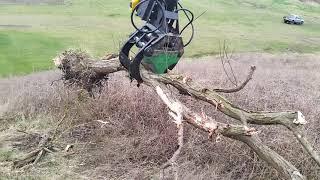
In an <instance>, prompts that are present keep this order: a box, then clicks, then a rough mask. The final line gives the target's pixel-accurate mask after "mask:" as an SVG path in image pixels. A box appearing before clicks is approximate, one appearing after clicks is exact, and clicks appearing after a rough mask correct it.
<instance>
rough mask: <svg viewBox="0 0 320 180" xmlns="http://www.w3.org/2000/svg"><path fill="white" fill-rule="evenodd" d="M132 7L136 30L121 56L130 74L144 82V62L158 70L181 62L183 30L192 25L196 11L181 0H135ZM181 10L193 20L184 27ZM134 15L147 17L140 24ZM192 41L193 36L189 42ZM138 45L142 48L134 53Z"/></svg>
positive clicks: (170, 67)
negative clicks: (141, 69) (181, 21)
mask: <svg viewBox="0 0 320 180" xmlns="http://www.w3.org/2000/svg"><path fill="white" fill-rule="evenodd" d="M178 6H180V7H181V8H180V9H179V8H178ZM130 7H131V8H132V13H131V22H132V25H133V27H134V28H135V29H136V31H135V32H134V33H133V34H132V35H131V36H130V37H129V40H128V41H127V42H126V43H125V44H124V45H123V47H122V48H121V51H120V53H119V59H120V62H121V64H122V65H123V66H124V67H125V68H126V69H128V71H129V73H130V77H131V78H132V79H135V80H137V81H138V83H139V84H140V83H142V82H143V81H142V78H141V76H140V65H141V64H142V65H143V66H144V67H145V68H146V69H148V70H150V71H152V72H154V73H157V74H163V73H167V71H168V70H172V69H173V68H174V67H175V66H176V65H177V63H178V62H179V60H180V58H181V57H182V55H183V54H184V47H185V45H184V44H183V40H182V36H181V34H182V32H183V31H184V30H185V29H186V27H188V26H189V25H192V21H193V14H192V12H191V11H189V10H186V9H183V8H182V6H181V5H180V4H179V3H178V0H142V1H140V0H132V2H131V4H130ZM181 11H183V12H184V14H185V15H186V16H187V18H188V19H189V23H188V24H187V25H186V26H185V27H184V28H183V30H182V31H180V28H179V12H181ZM188 13H189V15H188ZM134 15H136V16H138V17H140V18H141V19H142V20H143V21H145V25H144V26H143V27H141V28H138V27H137V26H136V25H135V22H134V20H133V17H134ZM190 16H191V17H190ZM192 30H193V25H192ZM192 32H193V31H192ZM190 42H191V39H190V41H189V42H188V44H189V43H190ZM134 46H136V47H137V48H138V52H137V53H136V54H134V56H132V55H131V51H132V48H133V47H134Z"/></svg>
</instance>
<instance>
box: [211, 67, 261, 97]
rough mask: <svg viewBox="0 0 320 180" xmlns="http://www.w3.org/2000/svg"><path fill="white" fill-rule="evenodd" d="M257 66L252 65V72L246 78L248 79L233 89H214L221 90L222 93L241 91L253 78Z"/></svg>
mask: <svg viewBox="0 0 320 180" xmlns="http://www.w3.org/2000/svg"><path fill="white" fill-rule="evenodd" d="M256 69H257V68H256V67H255V66H251V68H250V72H249V74H248V76H247V78H246V80H245V81H244V82H243V83H241V84H240V85H239V86H237V87H235V88H233V89H214V90H213V91H214V92H221V93H235V92H238V91H241V90H242V89H243V88H244V87H246V85H247V84H248V83H249V81H250V80H251V79H252V77H253V74H254V72H255V70H256Z"/></svg>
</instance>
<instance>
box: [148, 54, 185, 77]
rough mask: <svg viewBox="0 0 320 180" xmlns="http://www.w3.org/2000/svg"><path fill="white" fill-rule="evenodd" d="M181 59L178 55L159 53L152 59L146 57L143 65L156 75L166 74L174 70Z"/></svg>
mask: <svg viewBox="0 0 320 180" xmlns="http://www.w3.org/2000/svg"><path fill="white" fill-rule="evenodd" d="M179 60H180V58H179V57H178V53H159V54H158V55H155V56H152V57H144V59H143V62H142V63H143V64H144V65H145V66H147V67H148V68H150V69H151V70H152V72H154V73H156V74H164V73H166V72H167V70H168V69H173V68H174V66H175V65H176V64H177V63H178V61H179Z"/></svg>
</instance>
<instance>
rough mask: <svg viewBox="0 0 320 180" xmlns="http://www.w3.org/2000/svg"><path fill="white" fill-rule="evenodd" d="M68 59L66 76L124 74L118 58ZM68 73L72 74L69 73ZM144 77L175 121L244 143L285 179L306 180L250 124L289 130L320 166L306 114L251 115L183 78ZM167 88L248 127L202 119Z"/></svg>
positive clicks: (59, 61)
mask: <svg viewBox="0 0 320 180" xmlns="http://www.w3.org/2000/svg"><path fill="white" fill-rule="evenodd" d="M68 57H69V56H66V55H63V56H59V57H58V58H56V59H55V62H56V65H57V66H58V67H59V68H60V69H61V70H62V71H63V73H67V72H73V71H75V72H77V73H79V72H80V73H81V72H82V71H91V72H92V73H96V74H99V75H108V74H110V73H114V72H117V71H122V70H124V68H123V67H122V66H121V65H120V63H119V62H118V59H117V58H114V59H111V60H107V61H94V60H92V59H90V58H82V59H79V58H78V59H77V58H75V59H76V60H73V61H70V58H68ZM73 68H74V69H73ZM65 69H67V70H68V71H65ZM251 70H252V71H251V72H250V74H249V76H248V78H247V80H246V81H245V82H244V83H242V85H240V86H239V87H238V88H236V89H232V90H224V91H225V92H232V91H237V90H241V89H242V88H243V87H244V86H245V85H246V84H247V83H248V82H249V81H250V79H251V78H252V75H253V72H254V68H252V69H251ZM77 73H74V74H73V75H77ZM141 76H142V77H143V80H144V83H145V84H146V85H148V86H150V87H152V88H153V89H154V90H155V91H156V92H157V93H158V95H159V96H160V98H161V99H162V100H163V102H164V103H165V104H166V105H167V106H168V108H169V110H170V115H171V116H172V117H174V119H175V120H176V121H177V119H180V120H181V117H182V118H183V120H184V121H186V122H187V123H188V124H191V125H193V126H194V127H196V128H199V129H201V130H203V131H205V132H208V133H209V137H211V136H213V135H218V134H221V135H223V136H226V137H229V138H232V139H236V140H239V141H241V142H244V143H245V144H247V145H248V146H249V147H250V148H251V149H252V150H253V151H255V152H256V153H257V154H258V156H259V157H260V158H261V159H263V160H265V161H266V162H267V163H268V164H269V165H270V166H272V167H274V168H275V169H276V170H277V171H278V172H279V173H281V174H282V176H283V177H284V178H285V179H305V177H304V176H303V175H301V174H300V173H299V171H298V170H297V168H295V167H294V166H293V165H292V164H291V163H290V162H288V161H287V160H285V159H284V158H283V157H282V156H280V155H279V154H277V153H276V152H275V151H273V150H271V149H270V148H268V147H267V146H266V145H264V144H263V143H262V142H261V140H260V139H259V137H258V135H257V134H256V130H255V129H252V128H248V127H247V126H246V123H249V124H257V125H283V126H285V127H287V128H288V129H289V130H290V131H292V132H293V134H294V135H295V137H296V138H297V139H298V140H299V142H300V143H301V144H302V146H303V148H304V149H305V150H306V151H307V152H308V153H309V154H310V155H311V157H312V158H313V159H314V160H315V161H316V162H317V164H318V165H320V158H319V155H318V153H317V152H316V151H315V150H314V149H313V147H312V146H311V144H310V143H309V142H308V140H307V138H306V137H305V134H304V133H303V130H302V126H303V125H305V124H306V123H307V122H306V120H305V118H304V116H303V115H302V113H301V112H299V111H292V112H251V111H247V110H244V109H242V108H239V107H237V106H236V105H234V104H232V103H231V102H229V101H228V100H227V99H225V98H224V97H223V96H221V95H220V94H218V93H217V91H220V92H223V91H222V90H216V91H214V90H209V89H208V88H206V87H202V86H199V85H198V84H196V83H194V82H193V81H192V80H191V79H188V78H186V77H183V76H181V75H169V74H165V75H155V74H153V73H150V72H148V71H146V70H144V69H143V68H142V71H141ZM74 78H79V77H74ZM90 78H95V76H90V77H89V80H90ZM88 82H90V81H88ZM166 85H171V86H173V87H175V88H176V89H178V90H179V91H180V92H181V93H182V94H184V95H189V96H192V97H193V98H195V99H198V100H201V101H204V102H207V103H210V104H211V105H213V110H218V111H220V112H222V113H224V114H225V115H227V116H229V117H231V118H234V119H236V120H239V121H241V122H243V123H244V124H243V125H230V124H225V123H221V122H217V121H215V120H214V119H213V118H211V117H208V116H206V115H205V116H201V115H199V114H197V113H195V112H193V111H192V110H190V109H189V108H187V107H186V106H185V105H183V104H182V103H181V102H180V101H179V100H178V99H177V98H176V97H175V96H174V95H173V94H172V92H171V91H170V90H169V89H168V88H167V86H166ZM177 124H179V123H177ZM180 130H181V129H180ZM179 132H180V136H178V141H179V146H180V147H181V148H182V145H183V139H182V140H181V135H182V136H183V133H181V132H183V131H179ZM182 138H183V137H182ZM180 147H179V148H180ZM180 151H181V149H178V150H177V151H176V153H175V154H177V155H179V153H180ZM176 159H177V156H175V155H174V156H173V157H172V159H171V161H170V160H169V162H171V164H172V162H174V161H176ZM169 164H170V163H169Z"/></svg>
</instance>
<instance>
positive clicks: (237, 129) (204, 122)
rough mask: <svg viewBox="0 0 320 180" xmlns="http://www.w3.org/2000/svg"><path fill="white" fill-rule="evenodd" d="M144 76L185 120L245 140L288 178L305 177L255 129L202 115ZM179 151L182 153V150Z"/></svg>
mask: <svg viewBox="0 0 320 180" xmlns="http://www.w3.org/2000/svg"><path fill="white" fill-rule="evenodd" d="M144 75H145V74H144ZM143 78H144V81H145V82H147V83H148V85H150V86H152V87H153V88H155V89H156V91H157V93H158V95H159V96H160V97H161V99H162V100H163V101H164V103H165V104H166V105H167V106H168V107H169V108H170V109H171V110H173V109H175V110H177V111H178V112H179V113H181V114H183V118H184V120H185V121H187V122H188V123H189V124H191V125H193V126H195V127H197V128H199V129H201V130H203V131H206V132H209V134H212V132H214V133H219V134H220V133H221V134H222V135H223V136H226V137H229V138H232V139H236V140H239V141H241V142H244V143H245V144H247V145H248V146H249V147H250V148H251V149H253V150H254V151H255V152H256V153H257V154H258V156H259V157H260V158H261V159H263V160H265V161H266V162H267V163H268V164H269V165H271V166H272V167H274V168H275V169H277V171H278V172H279V173H281V174H282V176H283V177H285V178H286V179H294V180H304V179H305V177H304V176H303V175H301V174H300V172H299V170H298V169H297V168H296V167H294V166H293V165H292V164H291V163H290V162H288V161H287V160H285V159H284V158H283V157H282V156H280V155H279V154H278V153H276V152H275V151H273V150H271V149H270V148H268V147H267V146H266V145H264V144H263V143H262V142H261V141H260V139H259V138H258V136H257V135H256V130H255V129H249V128H246V127H244V126H234V125H227V124H223V123H219V122H216V121H215V120H213V119H212V118H210V117H208V116H205V118H204V117H201V116H200V115H198V114H196V113H194V112H192V111H191V110H190V109H189V108H187V107H186V106H184V105H183V104H182V103H181V102H180V101H179V100H177V99H176V98H175V97H174V96H173V95H172V94H171V93H170V90H168V89H167V88H166V87H165V86H164V85H161V84H158V82H153V80H152V79H148V78H146V76H143ZM168 102H170V103H168ZM177 107H179V108H177ZM181 147H182V146H181ZM176 153H177V152H176ZM178 153H180V151H179V152H178ZM175 160H176V159H174V161H173V162H175Z"/></svg>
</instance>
